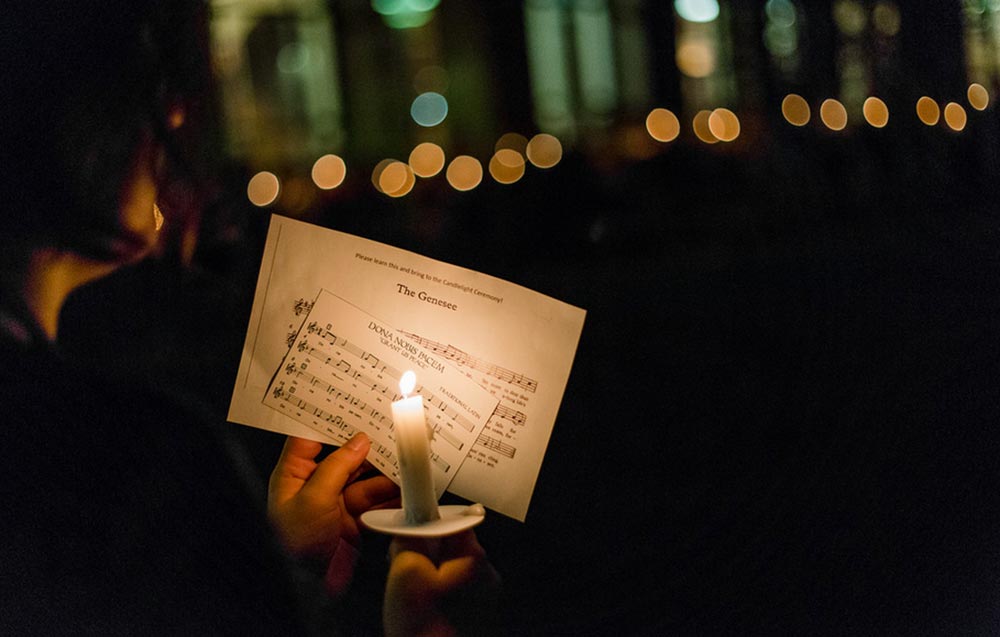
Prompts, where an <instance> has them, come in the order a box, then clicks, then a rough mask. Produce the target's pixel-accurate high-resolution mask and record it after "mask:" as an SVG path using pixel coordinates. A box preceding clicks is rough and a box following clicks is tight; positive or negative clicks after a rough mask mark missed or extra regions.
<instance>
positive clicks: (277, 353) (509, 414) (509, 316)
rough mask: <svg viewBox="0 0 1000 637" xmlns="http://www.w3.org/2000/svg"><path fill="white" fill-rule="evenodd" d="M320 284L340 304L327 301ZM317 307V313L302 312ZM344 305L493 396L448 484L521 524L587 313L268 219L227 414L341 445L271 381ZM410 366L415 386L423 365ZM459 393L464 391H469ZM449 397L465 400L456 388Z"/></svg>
mask: <svg viewBox="0 0 1000 637" xmlns="http://www.w3.org/2000/svg"><path fill="white" fill-rule="evenodd" d="M323 290H325V291H326V292H327V293H328V295H329V297H332V298H335V299H339V301H342V302H343V304H341V303H339V302H337V301H332V300H329V299H328V297H327V294H326V293H323V292H321V291H323ZM328 301H329V302H328ZM314 306H315V307H314ZM317 307H318V308H319V309H320V311H321V313H322V314H323V317H322V320H318V319H317V317H314V316H312V314H311V312H312V310H315V309H316V308H317ZM346 307H350V308H353V309H354V310H356V311H359V312H361V313H362V314H364V315H366V316H369V317H377V319H378V320H379V321H382V322H383V323H384V325H385V326H387V327H388V326H391V328H392V329H393V330H395V332H398V334H399V335H400V336H401V337H402V338H404V339H405V340H406V341H407V342H409V343H411V344H412V345H413V346H414V347H416V348H419V349H420V350H421V351H423V352H425V354H426V356H427V357H429V358H431V359H433V360H435V361H436V362H440V363H443V364H444V365H446V366H448V367H449V368H452V369H453V370H457V371H458V372H460V374H461V375H464V376H465V377H466V379H468V380H471V381H474V382H475V384H477V385H479V387H481V388H482V390H485V393H486V394H488V395H489V396H490V397H492V399H493V400H494V401H495V403H496V406H495V408H494V410H493V412H492V413H491V414H489V415H488V416H487V417H486V422H485V424H483V426H482V428H481V429H478V431H476V436H475V440H474V442H473V443H472V444H471V448H470V449H469V450H468V454H467V456H466V458H465V460H464V461H463V462H462V463H461V466H460V467H459V468H458V470H457V472H456V474H455V475H454V477H452V478H451V482H450V483H449V485H448V491H450V492H452V493H454V494H456V495H458V496H460V497H463V498H466V499H468V500H472V501H476V502H481V503H482V504H483V505H485V506H487V507H488V508H490V509H493V510H494V511H497V512H499V513H503V514H504V515H508V516H510V517H513V518H515V519H518V520H522V521H523V520H524V519H525V516H526V514H527V511H528V506H529V504H530V500H531V494H532V492H533V490H534V485H535V481H536V480H537V477H538V472H539V471H540V469H541V464H542V460H543V457H544V455H545V451H546V447H547V445H548V441H549V438H550V436H551V433H552V428H553V426H554V424H555V420H556V415H557V413H558V410H559V404H560V402H561V401H562V396H563V392H564V390H565V387H566V382H567V380H568V378H569V372H570V368H571V366H572V363H573V357H574V355H575V353H576V347H577V343H578V342H579V337H580V333H581V331H582V329H583V321H584V317H585V312H584V311H583V310H582V309H580V308H576V307H573V306H571V305H569V304H566V303H563V302H561V301H558V300H556V299H553V298H551V297H548V296H545V295H542V294H539V293H537V292H534V291H532V290H528V289H527V288H524V287H522V286H518V285H516V284H513V283H510V282H507V281H503V280H501V279H497V278H495V277H491V276H489V275H486V274H483V273H480V272H475V271H473V270H469V269H466V268H461V267H457V266H453V265H450V264H447V263H443V262H440V261H436V260H434V259H429V258H427V257H424V256H421V255H418V254H415V253H413V252H409V251H406V250H401V249H398V248H394V247H392V246H388V245H385V244H381V243H377V242H374V241H369V240H367V239H362V238H360V237H355V236H352V235H348V234H345V233H341V232H337V231H335V230H329V229H326V228H320V227H317V226H314V225H310V224H307V223H303V222H300V221H295V220H292V219H288V218H285V217H281V216H277V215H275V216H273V217H272V220H271V226H270V229H269V231H268V237H267V241H266V244H265V248H264V253H263V257H262V262H261V270H260V275H259V277H258V282H257V289H256V294H255V297H254V304H253V308H252V310H251V316H250V322H249V325H248V329H247V336H246V341H245V344H244V349H243V354H242V356H241V359H240V368H239V372H238V375H237V378H236V382H235V386H234V390H233V397H232V401H231V403H230V410H229V420H230V421H232V422H235V423H240V424H244V425H249V426H253V427H260V428H263V429H268V430H271V431H276V432H279V433H285V434H291V435H296V436H301V437H306V438H311V439H314V440H320V441H321V442H328V443H332V444H340V442H343V440H344V439H345V438H343V437H342V435H338V434H335V433H334V434H331V433H330V432H326V431H320V430H319V429H318V428H317V426H316V425H314V424H313V425H311V424H307V423H306V422H304V421H302V420H301V419H302V418H303V416H299V419H296V418H295V417H290V416H289V415H288V413H289V412H288V410H287V409H281V408H275V406H274V405H278V404H280V403H277V402H274V401H275V396H274V395H273V391H274V389H275V388H276V387H271V383H272V380H275V381H277V380H278V379H279V378H280V373H281V372H279V368H282V364H283V362H284V361H285V359H286V356H287V355H291V354H292V351H293V350H294V349H295V348H296V347H297V345H298V344H300V343H301V342H302V341H303V340H305V341H307V342H310V341H309V335H308V328H309V325H310V324H312V323H315V324H316V326H318V327H323V328H326V324H327V323H329V324H330V325H331V329H330V330H328V331H329V332H331V333H332V334H334V335H335V336H336V337H339V338H348V337H347V335H346V332H345V334H344V335H343V336H342V335H341V334H339V333H338V332H337V331H336V329H333V328H335V327H336V326H338V325H344V326H347V325H350V324H351V320H352V319H349V318H347V317H341V316H340V315H339V314H338V312H339V310H338V308H339V309H344V308H346ZM357 318H358V317H355V319H357ZM341 329H343V328H341ZM348 342H350V339H349V338H348ZM352 344H353V343H352ZM379 344H380V345H381V343H379ZM354 345H356V346H357V347H358V348H359V351H362V352H366V353H369V350H366V349H365V348H364V347H363V346H362V345H360V344H354ZM369 347H372V348H373V349H374V348H375V345H373V344H369ZM383 347H384V345H383ZM375 355H377V354H375ZM296 360H297V362H301V361H299V360H298V359H296ZM351 364H352V366H353V365H354V363H351ZM359 365H360V364H359ZM394 367H395V366H394ZM369 371H370V370H369ZM414 371H415V372H417V373H418V382H422V380H423V379H421V378H420V376H421V374H422V373H423V374H426V372H421V370H420V369H414ZM303 379H304V377H301V376H300V377H298V378H296V381H297V382H301V381H302V380H303ZM323 382H327V381H323ZM328 384H329V383H328ZM269 390H271V392H270V393H269ZM468 393H469V396H470V397H471V396H472V392H471V390H468ZM483 393H484V392H480V395H482V394H483ZM454 398H455V399H457V400H458V401H462V402H466V396H464V395H459V394H454ZM470 400H471V398H470ZM265 401H267V402H265ZM366 402H367V401H366ZM380 444H383V443H380ZM375 455H377V451H376V450H375V448H374V446H373V452H372V453H371V454H370V459H371V460H372V462H373V463H374V464H376V466H388V465H385V462H386V460H387V458H386V457H385V456H382V457H381V460H379V458H375V457H374V456H375ZM380 462H381V463H382V464H381V465H380V464H379V463H380Z"/></svg>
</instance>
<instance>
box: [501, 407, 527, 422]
mask: <svg viewBox="0 0 1000 637" xmlns="http://www.w3.org/2000/svg"><path fill="white" fill-rule="evenodd" d="M493 415H494V416H496V417H497V418H504V419H506V420H509V421H511V422H512V423H514V424H515V425H523V424H524V422H525V420H527V416H525V415H524V412H521V411H518V410H516V409H511V408H510V407H507V406H505V405H503V404H500V405H497V408H496V409H494V410H493Z"/></svg>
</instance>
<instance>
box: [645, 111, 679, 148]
mask: <svg viewBox="0 0 1000 637" xmlns="http://www.w3.org/2000/svg"><path fill="white" fill-rule="evenodd" d="M646 131H648V132H649V136H650V137H652V138H653V139H655V140H656V141H658V142H672V141H674V140H675V139H677V136H678V135H680V134H681V123H680V121H679V120H678V119H677V116H676V115H674V114H673V113H672V112H671V111H669V110H667V109H665V108H654V109H653V110H651V111H650V112H649V115H647V116H646Z"/></svg>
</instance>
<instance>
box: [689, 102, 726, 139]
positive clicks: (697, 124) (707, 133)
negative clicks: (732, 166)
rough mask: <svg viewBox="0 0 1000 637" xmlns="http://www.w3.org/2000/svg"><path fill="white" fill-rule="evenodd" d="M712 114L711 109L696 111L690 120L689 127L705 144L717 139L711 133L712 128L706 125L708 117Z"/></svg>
mask: <svg viewBox="0 0 1000 637" xmlns="http://www.w3.org/2000/svg"><path fill="white" fill-rule="evenodd" d="M711 116H712V111H708V110H702V111H698V112H697V113H696V114H695V116H694V119H693V120H692V121H691V128H692V129H693V130H694V134H695V136H696V137H697V138H698V139H700V140H701V141H703V142H705V143H706V144H715V143H717V142H718V141H719V140H718V139H716V137H715V135H713V134H712V128H711V127H710V126H709V125H708V118H709V117H711Z"/></svg>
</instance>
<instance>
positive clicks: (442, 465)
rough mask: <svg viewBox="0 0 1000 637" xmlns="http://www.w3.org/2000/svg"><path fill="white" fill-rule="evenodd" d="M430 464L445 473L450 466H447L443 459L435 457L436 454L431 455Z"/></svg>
mask: <svg viewBox="0 0 1000 637" xmlns="http://www.w3.org/2000/svg"><path fill="white" fill-rule="evenodd" d="M431 462H433V463H434V464H436V465H437V466H438V468H439V469H441V471H444V472H445V473H448V471H449V470H450V469H451V465H450V464H448V463H447V462H446V461H445V459H444V458H442V457H441V456H439V455H437V454H436V453H432V454H431Z"/></svg>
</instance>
